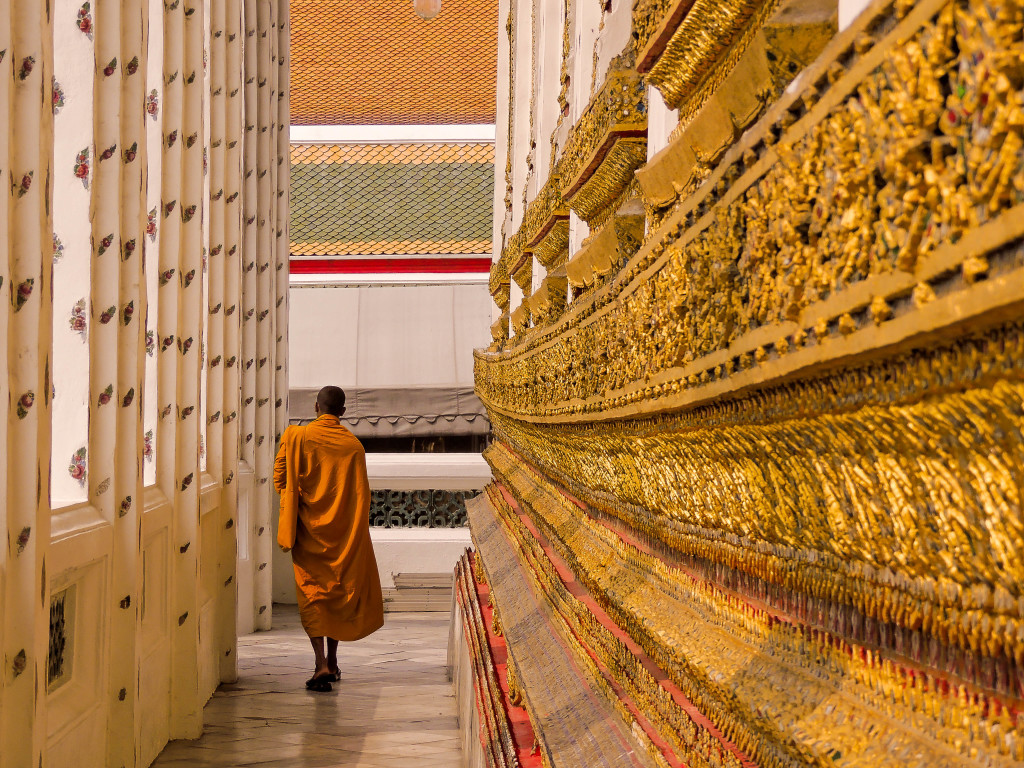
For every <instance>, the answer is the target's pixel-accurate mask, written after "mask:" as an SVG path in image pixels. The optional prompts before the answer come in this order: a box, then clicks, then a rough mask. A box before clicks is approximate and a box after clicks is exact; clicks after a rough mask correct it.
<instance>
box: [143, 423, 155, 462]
mask: <svg viewBox="0 0 1024 768" xmlns="http://www.w3.org/2000/svg"><path fill="white" fill-rule="evenodd" d="M142 455H143V457H144V458H145V459H146V461H152V460H153V430H152V429H149V430H146V434H145V436H144V437H143V441H142Z"/></svg>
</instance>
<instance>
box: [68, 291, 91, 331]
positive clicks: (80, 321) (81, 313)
mask: <svg viewBox="0 0 1024 768" xmlns="http://www.w3.org/2000/svg"><path fill="white" fill-rule="evenodd" d="M68 324H69V325H70V326H71V330H72V331H75V332H76V333H79V334H81V335H82V341H85V340H86V338H87V336H86V333H87V329H88V327H89V323H88V321H87V320H86V318H85V299H79V300H78V301H76V302H75V306H73V307H72V308H71V317H70V319H69V320H68Z"/></svg>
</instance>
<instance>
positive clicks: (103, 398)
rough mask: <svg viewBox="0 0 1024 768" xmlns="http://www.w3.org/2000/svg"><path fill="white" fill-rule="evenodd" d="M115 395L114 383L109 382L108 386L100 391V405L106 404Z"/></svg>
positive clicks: (98, 401) (98, 402)
mask: <svg viewBox="0 0 1024 768" xmlns="http://www.w3.org/2000/svg"><path fill="white" fill-rule="evenodd" d="M113 397H114V385H113V384H108V385H107V388H106V389H104V390H103V391H102V392H100V396H99V397H98V398H97V399H96V402H97V404H98V405H106V404H107V403H109V402H110V400H111V399H112V398H113Z"/></svg>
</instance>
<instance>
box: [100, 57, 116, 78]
mask: <svg viewBox="0 0 1024 768" xmlns="http://www.w3.org/2000/svg"><path fill="white" fill-rule="evenodd" d="M116 71H117V57H116V56H115V57H114V58H112V59H111V60H110V61H109V62H108V63H107V66H105V67H104V68H103V74H104V75H105V76H106V77H110V76H111V75H112V74H114V73H115V72H116Z"/></svg>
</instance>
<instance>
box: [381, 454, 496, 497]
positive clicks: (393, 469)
mask: <svg viewBox="0 0 1024 768" xmlns="http://www.w3.org/2000/svg"><path fill="white" fill-rule="evenodd" d="M366 473H367V475H368V476H369V479H370V488H371V489H373V490H386V489H390V490H394V491H415V490H419V489H421V488H430V489H434V490H442V491H476V490H480V489H482V488H483V487H484V486H485V485H487V483H489V482H490V480H491V469H490V467H489V466H488V465H487V462H486V461H484V457H483V456H481V455H480V454H479V453H369V454H367V455H366Z"/></svg>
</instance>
